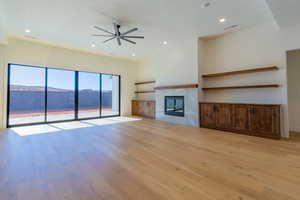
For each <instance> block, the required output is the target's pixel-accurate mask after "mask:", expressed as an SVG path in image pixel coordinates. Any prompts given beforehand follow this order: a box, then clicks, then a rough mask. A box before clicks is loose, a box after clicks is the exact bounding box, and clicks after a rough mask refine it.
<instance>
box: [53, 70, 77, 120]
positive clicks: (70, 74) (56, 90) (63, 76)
mask: <svg viewBox="0 0 300 200" xmlns="http://www.w3.org/2000/svg"><path fill="white" fill-rule="evenodd" d="M72 119H75V72H74V71H69V70H58V69H50V68H49V69H48V88H47V121H48V122H53V121H64V120H72Z"/></svg>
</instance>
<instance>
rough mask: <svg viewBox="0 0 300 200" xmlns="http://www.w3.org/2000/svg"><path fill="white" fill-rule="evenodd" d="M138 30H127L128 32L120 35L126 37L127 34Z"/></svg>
mask: <svg viewBox="0 0 300 200" xmlns="http://www.w3.org/2000/svg"><path fill="white" fill-rule="evenodd" d="M137 30H138V28H133V29H131V30H129V31H126V32H125V33H122V36H125V35H127V34H129V33H132V32H134V31H137Z"/></svg>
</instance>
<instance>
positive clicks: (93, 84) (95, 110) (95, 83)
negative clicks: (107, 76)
mask: <svg viewBox="0 0 300 200" xmlns="http://www.w3.org/2000/svg"><path fill="white" fill-rule="evenodd" d="M95 117H100V74H97V73H89V72H79V73H78V118H79V119H84V118H95Z"/></svg>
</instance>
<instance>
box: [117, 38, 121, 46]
mask: <svg viewBox="0 0 300 200" xmlns="http://www.w3.org/2000/svg"><path fill="white" fill-rule="evenodd" d="M117 41H118V45H119V46H121V39H120V37H117Z"/></svg>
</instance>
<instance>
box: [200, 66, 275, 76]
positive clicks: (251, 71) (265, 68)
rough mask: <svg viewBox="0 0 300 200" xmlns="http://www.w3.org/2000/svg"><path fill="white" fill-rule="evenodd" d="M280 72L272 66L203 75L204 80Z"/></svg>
mask: <svg viewBox="0 0 300 200" xmlns="http://www.w3.org/2000/svg"><path fill="white" fill-rule="evenodd" d="M274 70H279V67H277V66H272V67H263V68H255V69H244V70H239V71H231V72H222V73H216V74H204V75H202V77H203V78H213V77H221V76H228V75H237V74H246V73H254V72H264V71H274Z"/></svg>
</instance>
